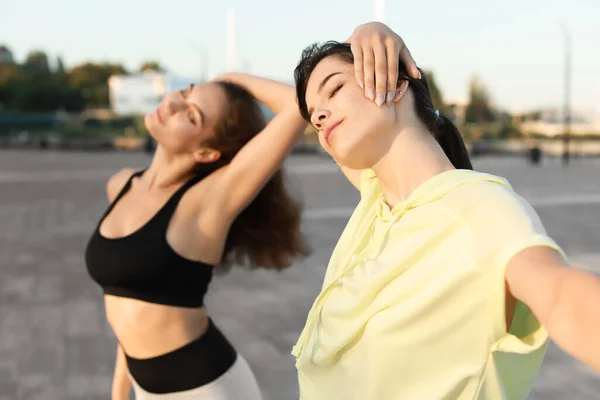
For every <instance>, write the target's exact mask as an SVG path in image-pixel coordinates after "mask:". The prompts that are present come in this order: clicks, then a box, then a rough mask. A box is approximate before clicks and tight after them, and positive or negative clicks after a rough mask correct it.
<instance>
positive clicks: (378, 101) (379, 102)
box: [375, 93, 385, 107]
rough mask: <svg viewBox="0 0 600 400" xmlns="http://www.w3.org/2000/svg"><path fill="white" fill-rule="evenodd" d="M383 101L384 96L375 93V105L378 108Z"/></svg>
mask: <svg viewBox="0 0 600 400" xmlns="http://www.w3.org/2000/svg"><path fill="white" fill-rule="evenodd" d="M384 101H385V96H384V95H383V93H377V98H376V99H375V104H377V106H378V107H381V105H382V104H383V102H384Z"/></svg>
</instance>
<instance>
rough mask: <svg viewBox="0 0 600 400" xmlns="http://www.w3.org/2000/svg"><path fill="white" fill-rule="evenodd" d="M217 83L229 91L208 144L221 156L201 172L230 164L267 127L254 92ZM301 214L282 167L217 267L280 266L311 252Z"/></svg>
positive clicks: (242, 218)
mask: <svg viewBox="0 0 600 400" xmlns="http://www.w3.org/2000/svg"><path fill="white" fill-rule="evenodd" d="M216 84H217V85H219V87H220V88H221V89H222V90H223V93H224V94H225V110H224V111H223V114H222V116H221V117H220V119H219V120H218V121H217V123H216V125H215V128H214V130H215V134H214V135H213V136H211V137H210V138H209V139H207V141H206V143H205V144H206V145H207V146H209V147H211V148H213V149H215V150H219V151H220V152H221V157H220V158H219V159H218V160H217V161H215V162H214V163H211V164H203V165H199V167H198V168H199V171H198V172H199V173H203V174H209V173H210V172H212V171H215V170H216V169H218V168H220V167H222V166H224V165H226V164H229V163H230V162H231V160H232V159H233V157H235V155H236V154H237V153H238V151H240V149H241V148H242V147H244V145H245V144H246V143H248V142H249V141H250V140H251V139H252V138H253V137H255V136H256V135H257V134H258V133H259V132H260V131H262V130H263V129H264V128H265V126H266V120H265V117H264V113H263V111H262V109H261V107H260V105H259V103H258V101H257V100H256V99H255V98H254V97H253V96H252V94H250V92H248V91H247V90H246V89H244V88H242V87H241V86H238V85H236V84H233V83H230V82H222V81H217V82H216ZM301 214H302V207H301V205H300V203H299V202H298V201H297V200H296V199H295V198H294V197H293V196H292V195H291V193H290V192H289V190H288V188H287V186H286V179H285V178H284V172H283V167H281V168H279V169H278V170H277V171H275V173H274V174H273V176H272V177H271V179H270V180H269V181H268V182H267V183H266V184H265V186H264V187H263V188H262V190H260V192H259V193H258V195H257V196H256V198H255V199H254V200H253V201H252V202H251V203H250V204H249V205H248V207H246V208H245V209H244V210H243V211H242V212H241V213H240V214H239V215H238V216H237V218H236V219H235V221H234V222H233V224H232V225H231V228H230V230H229V234H228V236H227V242H226V244H225V251H224V254H223V258H222V260H221V264H220V268H219V269H220V270H221V271H223V270H225V271H226V270H229V269H230V268H231V266H232V265H234V264H237V265H241V266H246V267H249V268H270V269H278V270H280V269H284V268H286V267H289V266H291V264H292V262H293V261H294V259H296V258H300V257H305V256H307V255H308V254H309V252H310V251H309V248H308V245H307V243H306V239H305V237H304V235H303V234H302V232H301V229H300V225H301Z"/></svg>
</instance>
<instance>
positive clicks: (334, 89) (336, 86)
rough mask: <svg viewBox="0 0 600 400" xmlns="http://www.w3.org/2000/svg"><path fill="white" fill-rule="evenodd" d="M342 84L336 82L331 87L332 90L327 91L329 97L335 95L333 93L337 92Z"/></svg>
mask: <svg viewBox="0 0 600 400" xmlns="http://www.w3.org/2000/svg"><path fill="white" fill-rule="evenodd" d="M342 86H344V84H343V83H338V84H337V85H335V86H334V87H333V90H332V91H331V92H330V93H329V98H332V97H333V96H335V94H336V93H337V92H339V90H340V89H341V88H342Z"/></svg>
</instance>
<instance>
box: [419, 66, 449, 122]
mask: <svg viewBox="0 0 600 400" xmlns="http://www.w3.org/2000/svg"><path fill="white" fill-rule="evenodd" d="M425 79H427V85H428V86H429V92H430V93H431V101H432V102H433V107H435V108H437V109H438V110H440V112H441V113H442V114H445V115H446V114H447V113H448V110H447V109H446V105H445V103H444V97H443V95H442V91H441V90H440V88H439V86H438V84H437V82H436V80H435V75H434V74H433V72H432V71H425Z"/></svg>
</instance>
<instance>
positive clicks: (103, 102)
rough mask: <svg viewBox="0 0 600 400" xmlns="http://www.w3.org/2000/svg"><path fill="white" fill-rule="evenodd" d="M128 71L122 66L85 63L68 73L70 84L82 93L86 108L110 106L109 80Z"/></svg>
mask: <svg viewBox="0 0 600 400" xmlns="http://www.w3.org/2000/svg"><path fill="white" fill-rule="evenodd" d="M126 73H127V70H126V69H125V68H124V67H123V66H122V65H120V64H110V63H103V64H96V63H90V62H88V63H85V64H81V65H78V66H76V67H74V68H72V69H70V70H69V71H68V73H67V80H68V82H69V84H70V85H71V86H72V87H73V88H75V89H77V90H79V91H80V93H81V95H82V96H83V99H84V101H85V104H86V107H107V106H108V105H109V96H108V78H109V77H110V76H111V75H123V74H126Z"/></svg>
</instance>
